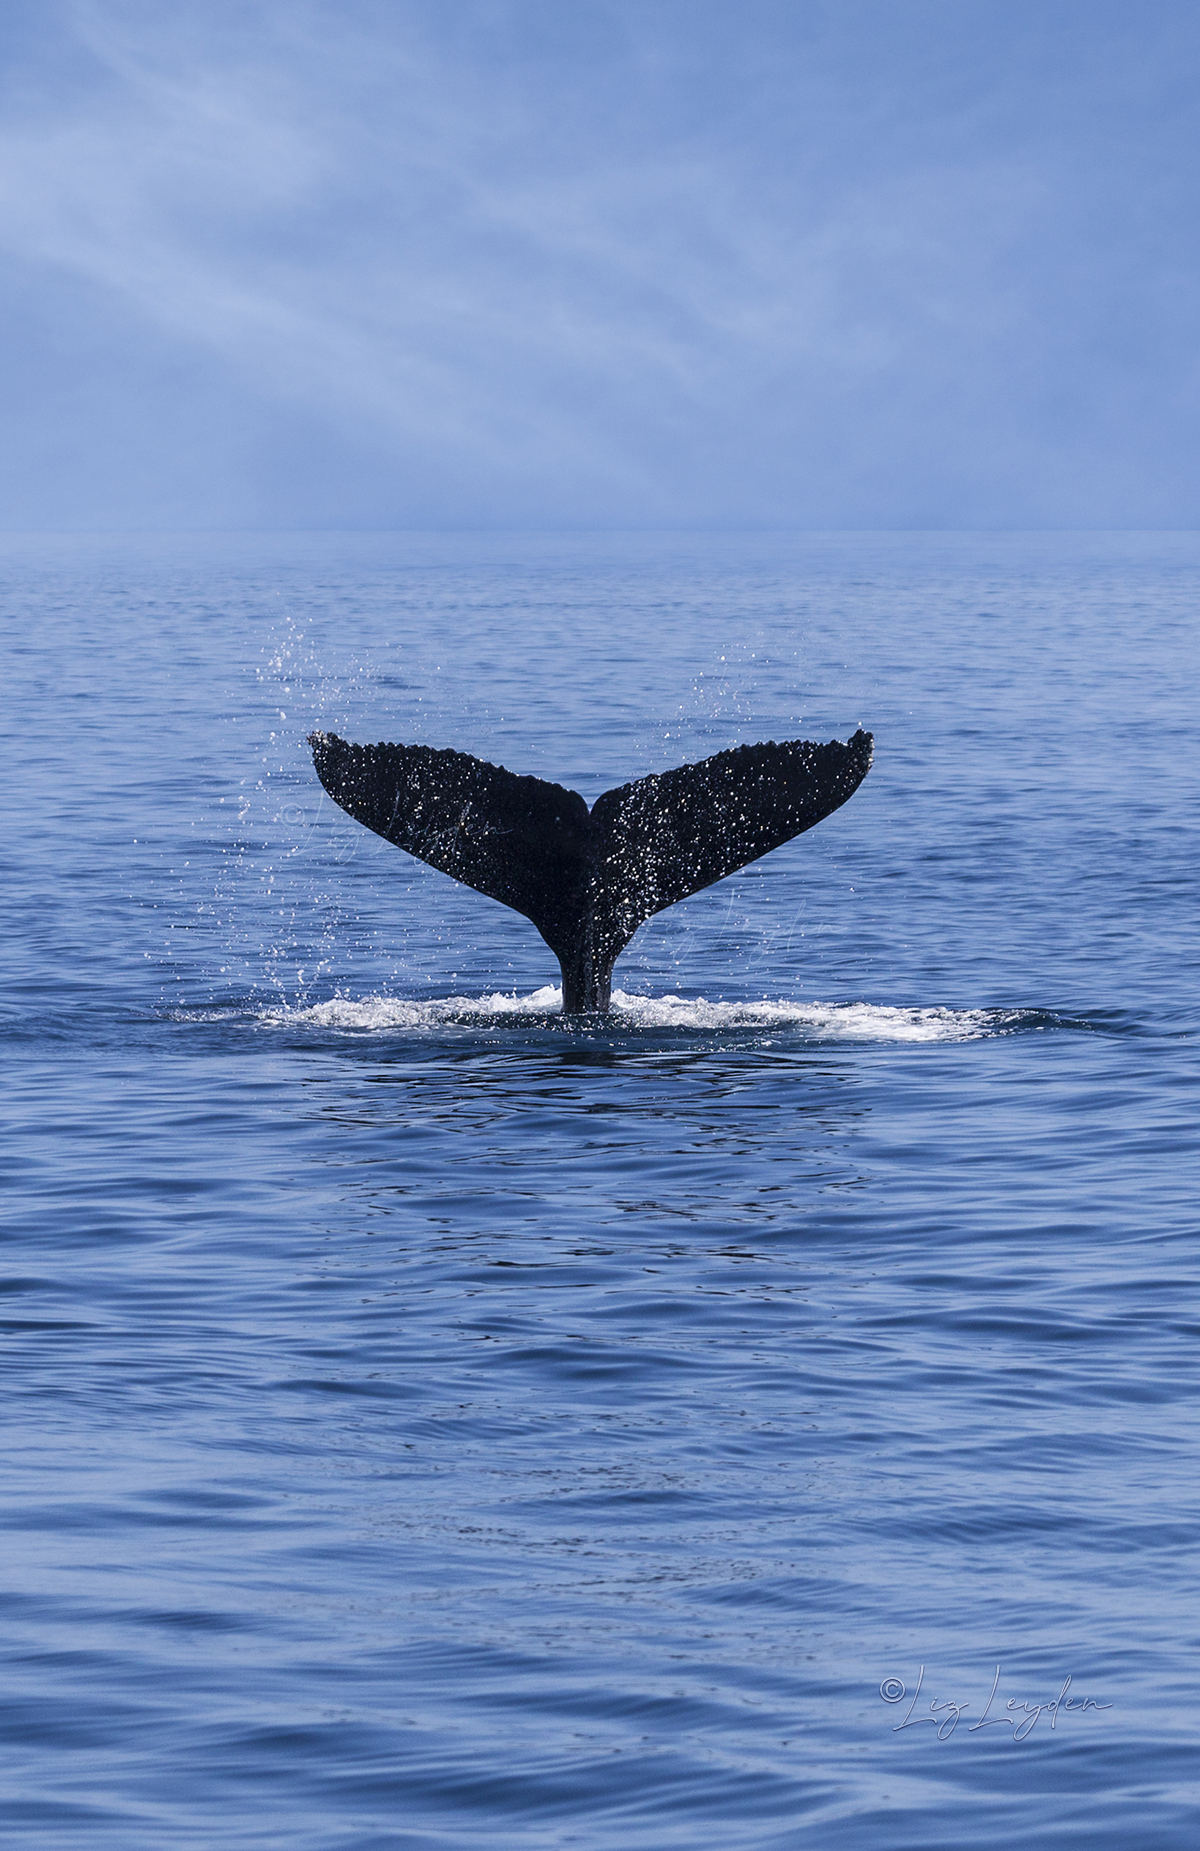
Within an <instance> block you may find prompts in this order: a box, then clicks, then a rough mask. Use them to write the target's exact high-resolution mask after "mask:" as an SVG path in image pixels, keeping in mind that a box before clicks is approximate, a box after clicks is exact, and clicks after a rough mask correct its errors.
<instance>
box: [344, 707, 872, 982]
mask: <svg viewBox="0 0 1200 1851" xmlns="http://www.w3.org/2000/svg"><path fill="white" fill-rule="evenodd" d="M309 743H310V745H311V746H312V753H313V762H314V764H315V765H316V769H317V776H318V777H319V778H320V780H321V783H322V784H323V785H324V786H325V789H326V790H327V791H328V792H329V795H330V796H331V797H332V798H333V799H334V801H335V802H336V803H339V804H340V805H341V807H342V809H343V810H346V811H348V813H349V814H350V815H351V816H353V817H354V818H355V820H356V821H357V822H360V823H364V824H365V825H366V827H367V828H368V829H373V830H374V831H375V833H376V834H377V835H381V836H384V837H386V839H387V840H388V841H389V842H393V843H395V845H396V847H397V848H403V849H406V850H407V851H408V853H409V854H410V855H416V856H417V858H418V859H419V860H421V861H426V862H428V863H429V865H430V866H431V867H434V868H440V869H441V871H442V873H443V874H449V875H451V876H453V878H454V879H455V880H459V881H463V882H464V883H465V884H466V885H467V886H468V887H474V888H475V889H476V891H477V892H478V893H485V894H487V895H488V896H489V898H491V899H493V900H499V901H501V903H502V904H503V905H505V906H511V907H513V908H514V909H515V910H516V911H517V912H518V913H523V914H524V915H525V917H526V918H527V919H531V920H532V921H533V923H534V925H535V926H536V927H537V929H538V931H539V932H540V933H541V935H542V937H543V938H544V939H545V941H546V943H547V944H548V945H549V947H550V949H551V951H553V953H554V955H555V957H556V958H557V959H558V961H559V964H560V965H561V967H562V984H563V1010H564V1012H566V1013H568V1014H575V1013H582V1012H589V1011H595V1010H604V1009H607V1008H608V1007H609V998H610V994H611V990H612V970H613V965H614V963H615V962H616V959H617V956H618V954H619V953H620V952H621V951H623V950H624V948H625V946H626V945H627V944H628V943H629V941H630V939H631V938H632V937H633V935H634V933H635V932H636V931H637V929H638V927H639V926H640V925H642V924H643V923H644V921H645V920H647V919H649V918H650V917H651V916H652V915H653V914H654V913H660V912H662V910H663V908H664V907H667V906H673V905H674V904H675V902H676V901H677V900H684V899H686V898H687V897H688V895H689V894H692V893H699V891H700V889H701V888H702V887H708V886H711V885H712V883H713V881H719V880H722V879H723V878H724V876H725V875H727V874H732V873H734V871H735V870H736V869H737V868H741V867H745V865H746V863H747V862H750V861H757V860H758V858H759V856H760V855H766V854H769V853H770V851H771V850H772V849H773V848H779V847H780V846H781V845H782V844H783V843H784V842H788V841H790V840H791V838H792V837H793V836H798V835H802V834H803V832H804V831H805V830H806V829H811V828H812V827H813V825H814V824H815V823H819V822H820V821H821V820H822V818H823V817H826V816H829V815H830V814H831V812H832V811H834V810H836V809H839V808H840V806H841V805H842V804H844V803H845V802H846V800H847V798H849V797H852V796H853V794H854V792H855V791H856V790H857V789H858V786H859V785H860V784H861V783H862V781H863V779H864V778H865V777H866V775H867V772H868V771H869V770H870V768H871V752H872V740H871V735H870V733H864V732H862V731H861V730H860V731H859V732H857V733H855V735H854V737H853V739H850V740H848V741H847V742H846V744H844V745H843V744H842V743H841V742H840V741H839V740H833V741H831V742H830V744H828V745H815V744H813V743H812V742H810V741H809V740H805V739H793V740H790V741H788V742H787V743H785V744H783V745H776V744H774V743H773V742H772V743H771V744H769V745H755V746H739V747H737V749H736V750H735V751H732V752H718V753H717V755H716V757H715V758H706V759H702V760H701V761H700V763H699V764H695V765H679V766H677V767H676V768H675V769H674V770H673V771H661V772H656V773H655V774H654V775H653V776H652V777H648V778H638V779H637V780H636V781H635V782H634V783H632V784H622V785H619V786H618V787H617V788H616V789H615V790H611V791H605V793H604V795H603V796H602V797H600V798H598V799H597V800H596V802H595V804H593V806H592V808H591V810H589V809H588V806H587V804H586V803H585V802H584V800H583V798H582V797H581V796H579V794H578V792H576V791H569V790H566V789H564V787H563V786H562V785H561V784H546V783H543V781H542V780H541V779H540V778H522V777H519V776H518V775H517V774H516V773H515V772H512V771H506V770H505V769H504V767H503V766H502V765H489V764H486V763H485V762H484V761H483V760H482V759H478V758H471V757H470V756H469V755H468V754H467V753H465V752H448V751H438V750H435V749H434V748H433V747H432V746H397V745H373V746H359V745H351V744H350V743H349V741H347V740H345V739H339V738H338V736H337V734H336V733H313V734H311V735H310V737H309Z"/></svg>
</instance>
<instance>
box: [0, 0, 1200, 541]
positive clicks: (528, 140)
mask: <svg viewBox="0 0 1200 1851" xmlns="http://www.w3.org/2000/svg"><path fill="white" fill-rule="evenodd" d="M1198 78H1200V7H1197V6H1196V5H1195V4H1194V0H1191V3H1190V4H1187V5H1176V4H1156V3H1155V0H1143V4H1140V5H1136V6H1135V5H1133V4H1132V3H1130V4H1122V5H1110V4H1105V0H1088V3H1087V4H1081V3H1077V0H1041V4H1038V5H1033V4H1026V3H1025V0H1005V4H1003V5H998V4H996V3H995V0H987V3H986V4H976V3H975V0H929V3H925V0H887V3H884V0H839V3H838V4H818V3H816V0H813V3H811V4H809V3H807V0H792V3H791V4H783V3H781V0H739V3H738V4H736V5H734V4H733V3H732V0H729V3H722V4H713V3H711V0H691V3H689V4H683V3H678V4H677V3H675V0H636V3H626V0H611V3H608V4H602V3H600V0H571V3H570V4H568V3H567V0H556V3H555V4H546V3H543V0H488V3H486V4H484V3H482V0H478V3H477V0H437V4H428V3H425V0H418V3H409V0H389V3H387V4H384V3H383V0H337V3H336V4H325V3H324V0H287V3H286V4H271V3H269V0H243V3H242V4H234V3H233V0H225V3H221V0H196V4H194V5H190V6H188V7H171V6H164V5H163V4H161V0H154V3H153V4H144V3H128V0H78V3H73V4H68V3H64V0H37V4H22V0H9V4H8V6H7V7H6V8H5V9H4V12H3V23H2V24H0V99H2V106H0V144H2V148H0V265H2V282H0V308H2V316H3V327H2V330H0V332H2V339H0V373H2V377H3V392H4V400H5V406H6V409H5V427H6V436H5V443H4V445H3V453H2V457H0V527H4V528H8V529H22V528H35V529H63V528H66V529H70V528H85V529H86V528H138V527H166V528H170V527H199V528H205V527H250V528H254V527H263V526H265V527H284V528H287V527H384V528H388V527H414V526H415V527H428V526H432V527H440V526H448V527H457V526H499V527H504V526H534V527H575V526H585V527H596V526H600V527H603V526H618V527H621V526H679V527H688V526H694V525H706V526H707V525H719V526H732V527H742V526H751V527H753V526H759V525H765V526H785V527H801V528H814V527H815V528H828V527H843V528H845V527H849V528H858V527H1018V528H1019V527H1107V526H1115V527H1160V526H1164V527H1200V492H1198V491H1200V482H1198V473H1197V464H1198V461H1200V445H1198V435H1200V422H1198V419H1200V362H1198V351H1200V348H1198V340H1197V335H1198V332H1200V329H1198V322H1200V308H1198V304H1200V287H1198V285H1200V274H1198V273H1200V253H1198V251H1197V226H1198V222H1200V221H1198V216H1197V197H1196V196H1197V192H1198V191H1200V161H1198V159H1197V154H1198V143H1200V129H1198V122H1200V110H1198V109H1197V102H1196V99H1197V95H1198V93H1200V85H1198V81H1197V80H1198Z"/></svg>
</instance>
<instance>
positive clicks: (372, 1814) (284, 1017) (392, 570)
mask: <svg viewBox="0 0 1200 1851" xmlns="http://www.w3.org/2000/svg"><path fill="white" fill-rule="evenodd" d="M0 579H2V584H3V603H2V609H3V621H4V627H5V633H6V639H7V642H6V652H5V655H6V693H7V707H8V713H9V724H8V727H7V733H8V746H9V751H8V754H7V773H6V779H7V786H8V791H9V795H10V802H9V826H8V828H7V830H6V831H5V838H6V839H5V843H4V847H3V878H4V892H5V899H6V915H7V927H6V931H5V933H4V937H3V975H4V987H3V1036H4V1094H5V1102H6V1118H7V1122H8V1138H7V1140H6V1153H5V1157H4V1173H5V1185H6V1186H5V1190H4V1194H3V1215H4V1248H3V1268H2V1273H0V1287H2V1296H3V1313H4V1315H3V1342H4V1352H5V1357H6V1362H5V1371H4V1385H5V1394H4V1397H3V1402H2V1404H0V1411H2V1415H3V1421H4V1457H5V1462H6V1463H5V1474H4V1477H5V1496H4V1500H3V1526H4V1527H3V1545H2V1547H3V1575H2V1589H3V1614H4V1626H3V1632H2V1634H0V1640H2V1644H0V1651H2V1656H3V1678H2V1680H0V1717H2V1731H3V1739H4V1743H5V1764H6V1772H5V1773H4V1775H3V1777H2V1779H3V1786H4V1789H5V1793H4V1799H3V1805H2V1807H0V1836H2V1837H3V1839H4V1842H11V1843H14V1844H21V1845H37V1846H50V1845H53V1846H76V1845H78V1846H82V1845H85V1844H86V1845H87V1846H89V1847H100V1848H102V1851H107V1848H108V1847H113V1848H116V1847H120V1848H121V1851H130V1848H136V1851H141V1848H142V1847H162V1846H168V1845H169V1846H172V1847H188V1846H204V1847H208V1846H212V1845H216V1844H219V1845H221V1846H222V1847H242V1846H245V1847H256V1848H257V1847H264V1846H271V1845H276V1844H278V1845H284V1844H286V1845H287V1846H288V1847H289V1851H334V1848H335V1847H336V1848H337V1851H342V1848H343V1847H344V1848H347V1851H349V1848H351V1847H353V1848H354V1851H360V1848H361V1851H368V1848H369V1851H375V1848H376V1847H405V1848H406V1851H408V1848H410V1847H411V1848H412V1851H417V1848H420V1851H425V1848H426V1847H428V1848H430V1851H432V1848H433V1847H439V1848H441V1847H458V1846H464V1847H470V1846H483V1845H488V1846H508V1845H512V1846H522V1847H526V1846H528V1847H549V1846H584V1847H596V1848H599V1851H608V1848H609V1847H618V1846H619V1847H621V1851H631V1848H634V1847H638V1848H640V1847H647V1848H649V1847H658V1846H663V1845H671V1846H680V1847H697V1848H699V1847H709V1846H715V1845H719V1846H721V1847H723V1848H731V1851H737V1848H739V1847H743V1846H745V1847H751V1846H753V1847H791V1846H809V1845H814V1846H817V1845H819V1846H830V1847H837V1848H839V1851H841V1848H852V1851H861V1848H865V1847H871V1848H874V1847H887V1851H904V1848H908V1847H912V1848H913V1851H917V1848H920V1851H928V1848H930V1847H947V1848H949V1847H953V1848H954V1851H958V1848H959V1847H962V1846H963V1845H966V1844H970V1845H971V1846H973V1847H984V1846H1012V1845H1018V1844H1020V1845H1023V1846H1035V1847H1040V1846H1053V1847H1059V1846H1068V1845H1071V1846H1075V1845H1085V1844H1086V1845H1087V1846H1089V1847H1091V1848H1101V1851H1103V1848H1106V1847H1115V1846H1118V1845H1120V1846H1128V1845H1130V1844H1135V1845H1137V1846H1139V1847H1172V1848H1174V1847H1184V1846H1189V1847H1190V1846H1191V1845H1193V1844H1195V1843H1196V1842H1197V1834H1198V1832H1200V1775H1198V1769H1197V1757H1196V1716H1197V1705H1198V1702H1200V1674H1198V1671H1197V1664H1198V1662H1200V1661H1198V1657H1197V1648H1198V1645H1200V1617H1198V1609H1197V1601H1196V1586H1197V1571H1198V1569H1200V1550H1198V1528H1197V1518H1198V1515H1200V1512H1198V1505H1200V1495H1198V1491H1197V1485H1198V1483H1200V1458H1198V1452H1200V1432H1198V1422H1197V1394H1196V1377H1197V1369H1196V1339H1197V1335H1198V1334H1200V1307H1198V1304H1197V1297H1196V1277H1197V1241H1196V1226H1197V1208H1196V1196H1197V1180H1198V1179H1197V1167H1198V1166H1197V1158H1196V1137H1195V1121H1196V1115H1197V1106H1198V1103H1200V1097H1198V1091H1197V1081H1198V1077H1200V1061H1198V1058H1197V1053H1198V1045H1197V1028H1198V1026H1200V1012H1198V1010H1197V1002H1196V978H1197V969H1198V957H1197V953H1198V933H1197V897H1198V896H1197V891H1196V888H1197V872H1196V871H1197V865H1198V861H1200V855H1198V850H1200V829H1198V824H1197V817H1198V813H1200V808H1198V802H1197V800H1198V798H1200V774H1198V769H1197V754H1196V740H1195V696H1196V687H1195V683H1196V674H1195V669H1196V643H1195V615H1194V614H1195V611H1196V608H1197V602H1198V593H1200V536H1191V535H1146V536H1137V535H1133V536H1130V535H1122V536H1111V535H1110V536H1103V535H1082V536H1062V535H1033V536H1019V535H1000V536H991V535H974V536H968V535H957V536H953V535H952V536H939V535H904V536H896V535H891V536H880V535H857V536H856V535H838V536H831V537H820V536H787V537H782V536H772V535H736V536H679V535H676V536H653V535H649V536H645V535H643V536H605V535H588V536H559V537H545V536H536V535H432V536H419V535H418V536H412V535H391V536H381V535H348V536H295V535H288V536H254V535H244V536H235V537H227V538H222V537H204V536H192V537H185V538H139V539H99V538H79V539H64V538H45V539H13V538H11V537H10V538H9V539H7V540H5V541H4V542H3V546H2V551H0ZM859 724H862V725H864V726H866V727H869V728H871V729H872V730H873V731H874V733H875V735H876V762H875V768H874V770H873V771H872V773H871V775H870V777H869V778H868V780H867V782H866V784H865V785H864V786H863V787H862V789H861V790H860V791H859V792H858V794H857V795H856V796H855V797H854V798H853V800H852V801H851V803H850V804H848V805H847V806H846V807H845V808H844V809H843V810H841V811H839V812H838V813H837V814H836V815H835V816H833V817H832V818H830V819H829V820H828V821H827V822H825V823H824V824H822V825H821V826H820V827H819V828H818V829H816V830H815V831H813V832H812V833H811V834H809V835H807V836H805V837H804V838H803V839H802V840H800V841H798V842H795V843H793V844H791V845H790V846H789V847H787V848H785V849H783V850H781V851H779V852H778V853H777V854H775V855H773V856H771V857H770V858H768V859H767V860H765V861H763V862H761V863H759V864H757V865H756V866H754V867H751V868H749V869H747V870H745V871H744V872H743V873H741V874H739V875H737V876H735V877H734V878H733V879H732V880H730V881H728V882H725V883H722V884H721V885H720V886H718V887H717V888H714V889H712V890H710V891H709V892H708V893H705V894H702V895H699V896H697V897H696V898H694V899H693V900H690V901H688V902H686V903H685V904H683V905H682V906H680V907H677V908H675V909H672V910H671V911H670V912H668V913H665V914H662V915H660V916H659V917H658V918H657V919H656V920H655V921H653V922H651V924H650V925H648V926H647V927H645V928H644V929H643V930H642V932H640V933H639V935H638V937H637V938H636V939H635V940H634V943H633V944H632V945H631V947H630V949H629V951H628V952H627V953H626V954H625V955H624V957H623V958H622V959H621V961H620V962H619V963H618V966H617V973H616V988H617V990H618V991H619V993H620V994H619V997H618V1002H619V1007H618V1009H617V1012H616V1014H615V1016H614V1017H613V1019H612V1021H611V1022H610V1023H609V1024H608V1025H606V1026H604V1027H603V1028H597V1027H596V1026H595V1025H589V1026H582V1027H581V1026H578V1025H572V1024H568V1023H566V1022H564V1021H563V1020H561V1019H560V1018H559V1017H558V1016H557V1014H556V1008H557V1001H558V997H557V992H556V991H555V990H554V988H553V985H554V984H555V983H556V981H557V970H556V967H555V964H554V960H553V958H552V957H551V955H550V953H549V952H548V951H547V949H546V948H545V946H543V945H542V943H541V941H540V940H539V939H538V937H537V935H536V933H535V932H534V931H533V928H532V927H531V926H529V925H528V924H527V923H526V922H525V921H523V920H521V919H520V918H518V917H517V916H516V915H515V914H511V913H508V912H505V911H504V910H503V909H502V908H500V907H498V906H496V905H494V904H493V903H491V902H489V901H487V900H485V899H482V898H480V897H479V896H477V895H475V894H472V893H470V892H468V891H467V890H466V889H464V888H461V887H458V886H455V885H454V884H453V883H452V882H450V881H449V880H447V879H446V878H445V877H443V876H441V875H438V874H435V873H433V872H431V871H430V870H428V869H425V868H423V867H421V866H419V865H418V864H416V863H415V862H412V861H411V860H409V859H407V858H406V857H404V856H403V855H402V854H400V853H399V852H398V851H396V850H394V849H392V848H390V847H389V846H388V845H387V844H385V843H383V842H382V841H380V840H378V839H377V838H375V837H372V836H370V835H368V834H367V832H366V831H364V830H362V829H360V828H358V827H357V826H356V825H355V824H353V823H352V822H351V821H350V819H349V818H347V817H345V816H344V815H342V814H341V812H339V811H338V810H336V809H335V808H334V807H333V806H332V805H331V804H330V802H329V801H328V799H326V798H325V797H324V796H323V795H322V793H321V791H320V789H319V787H318V786H317V784H316V781H315V778H314V776H313V773H312V770H311V765H310V761H309V758H308V753H307V748H306V746H305V744H304V738H305V734H306V733H307V732H308V731H309V730H310V728H311V727H313V726H314V725H318V726H323V727H327V728H332V729H334V730H337V731H339V732H342V733H343V734H345V735H347V736H349V737H351V738H355V739H360V740H374V739H398V740H405V741H424V742H426V743H429V744H433V745H439V746H447V745H452V746H456V747H459V748H461V749H463V750H466V751H471V752H474V753H476V754H478V755H480V756H483V757H486V758H490V759H493V760H496V761H499V762H503V763H505V764H507V765H509V766H510V767H511V768H512V769H514V770H518V771H522V772H530V773H533V774H536V775H538V776H542V777H548V778H554V779H557V780H561V781H563V782H565V783H567V784H570V785H573V786H574V787H575V788H577V789H579V790H581V791H582V792H583V794H584V795H585V796H586V797H587V798H588V799H589V801H591V800H593V799H594V798H595V797H596V796H597V795H598V794H599V793H600V792H601V791H602V790H604V789H605V788H606V787H607V786H609V785H611V784H614V783H617V782H621V781H623V780H625V779H627V778H629V777H634V776H638V775H642V774H643V773H645V772H648V771H651V770H655V769H661V768H663V767H665V766H668V765H671V764H676V763H679V762H681V761H683V760H685V759H689V758H696V757H701V756H704V755H706V754H708V753H710V752H714V751H718V750H721V749H723V748H725V747H727V746H730V745H733V744H737V743H739V742H741V741H743V740H756V739H766V738H777V739H782V738H793V737H808V738H814V739H828V738H833V737H840V738H846V737H848V736H849V734H850V733H851V732H852V731H853V730H854V728H855V726H857V725H859ZM1067 1680H1070V1682H1069V1683H1068V1682H1067ZM1056 1699H1061V1701H1059V1702H1058V1706H1057V1708H1054V1707H1049V1706H1052V1705H1053V1704H1054V1702H1055V1700H1056ZM989 1703H990V1707H989ZM931 1706H936V1707H931Z"/></svg>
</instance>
